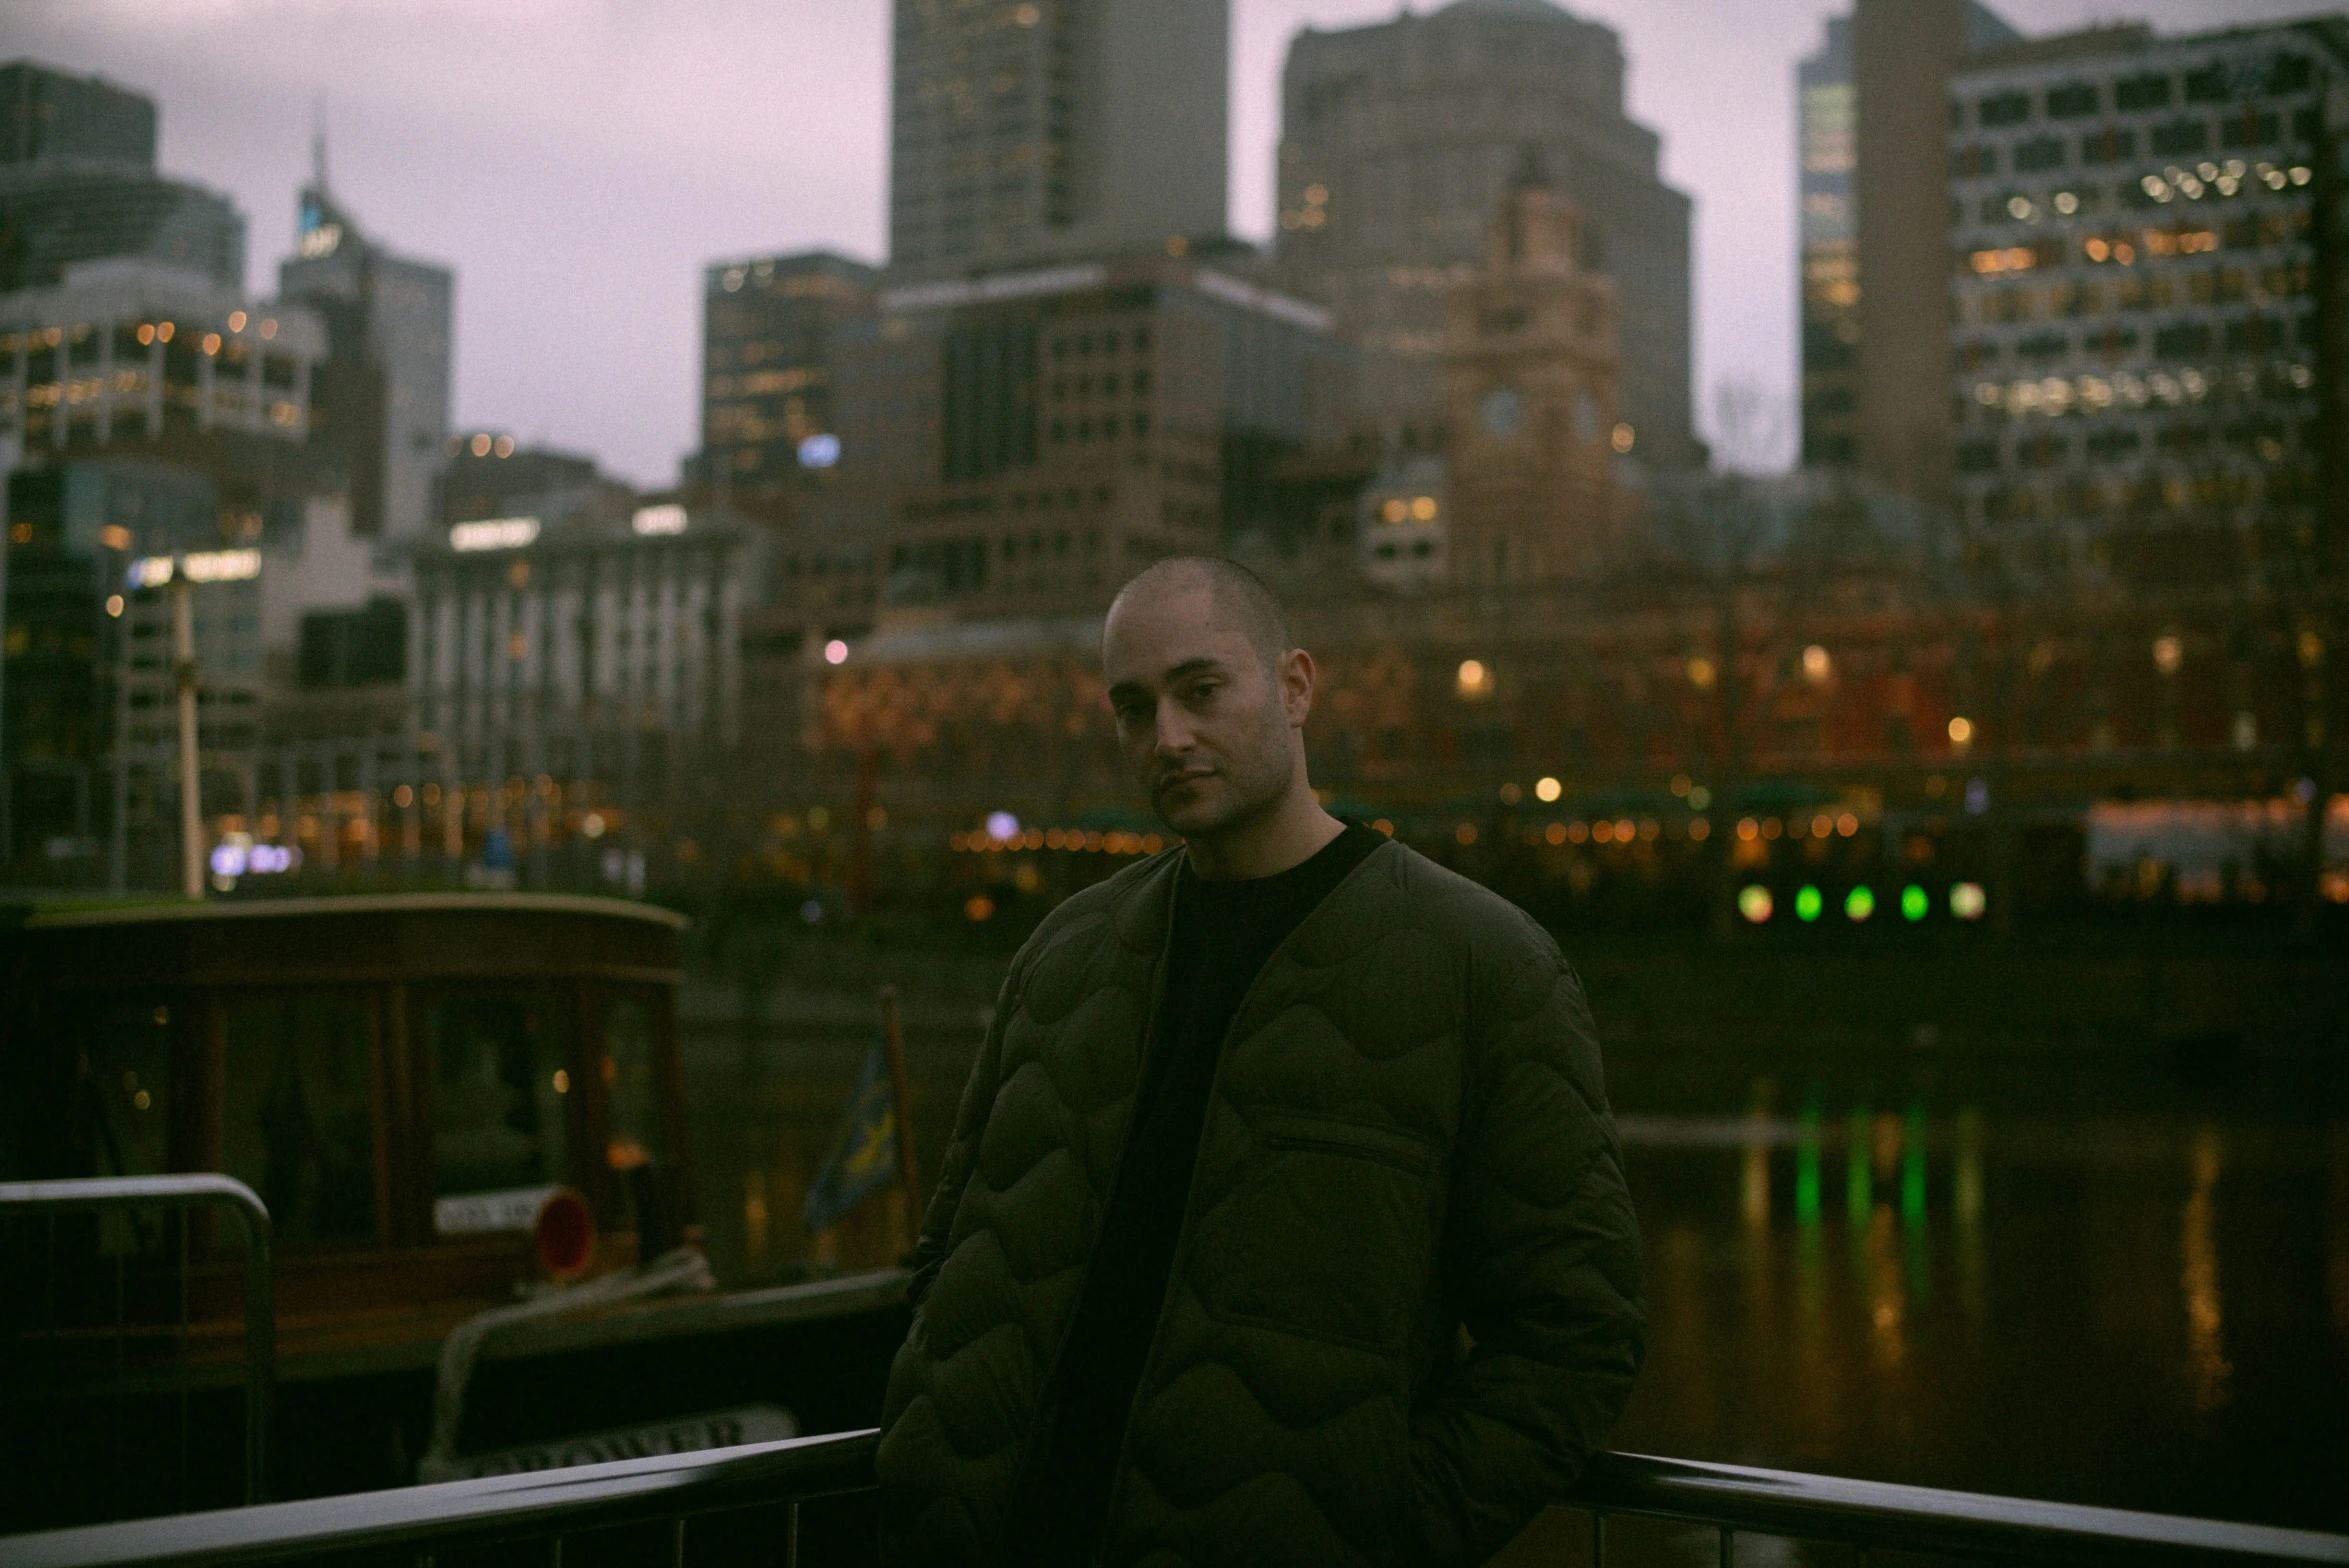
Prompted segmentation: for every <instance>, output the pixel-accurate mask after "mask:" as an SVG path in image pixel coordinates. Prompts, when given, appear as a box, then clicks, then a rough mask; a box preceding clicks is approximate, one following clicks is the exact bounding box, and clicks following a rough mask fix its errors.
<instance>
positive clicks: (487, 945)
mask: <svg viewBox="0 0 2349 1568" xmlns="http://www.w3.org/2000/svg"><path fill="white" fill-rule="evenodd" d="M17 914H18V918H17V920H16V921H15V922H14V925H15V930H14V931H13V932H7V931H5V929H4V927H0V945H4V946H13V947H17V948H19V949H20V951H22V952H24V954H25V956H26V957H28V958H31V959H32V960H33V961H32V963H31V964H29V965H28V971H27V972H28V977H32V976H38V977H39V978H40V979H41V980H43V981H45V982H47V983H49V984H52V985H56V984H63V985H72V986H101V987H103V986H109V985H155V984H159V983H160V984H190V985H286V984H308V985H317V984H337V983H343V984H363V983H370V982H376V983H380V982H384V981H431V980H480V979H523V978H528V979H587V978H600V979H608V980H630V981H651V982H655V983H660V984H673V983H674V982H675V981H676V978H677V969H678V948H677V935H678V933H679V932H680V931H682V930H683V929H684V928H685V927H686V925H687V924H689V922H688V921H687V919H686V917H685V916H683V915H681V914H678V913H677V912H676V911H674V910H669V909H662V908H659V907H657V906H654V905H649V904H637V903H630V902H627V901H625V900H621V899H614V898H590V897H582V896H577V895H570V894H560V893H383V894H362V895H353V896H347V897H329V898H280V899H249V900H236V901H230V902H217V903H215V902H203V903H198V902H177V901H175V902H169V903H164V902H139V903H128V902H110V903H94V904H81V905H75V904H66V903H59V904H51V905H35V906H33V907H31V908H29V909H28V908H23V907H22V906H20V908H19V910H18V911H17Z"/></svg>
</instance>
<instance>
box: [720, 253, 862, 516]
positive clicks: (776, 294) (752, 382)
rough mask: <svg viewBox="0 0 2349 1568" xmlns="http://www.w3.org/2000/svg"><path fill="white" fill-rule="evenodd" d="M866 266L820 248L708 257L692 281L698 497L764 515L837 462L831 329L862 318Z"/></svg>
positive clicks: (836, 331) (834, 340) (835, 335)
mask: <svg viewBox="0 0 2349 1568" xmlns="http://www.w3.org/2000/svg"><path fill="white" fill-rule="evenodd" d="M879 286H880V273H879V271H878V270H877V269H875V268H872V267H869V266H866V265H865V264H864V263H862V262H858V261H852V260H850V259H849V258H847V257H845V256H838V255H834V254H832V253H831V252H829V251H810V252H807V253H804V254H800V255H789V256H762V257H754V258H749V259H745V260H741V261H721V262H712V263H711V264H710V265H709V267H708V268H706V269H705V270H704V272H703V275H702V346H701V373H702V382H701V454H700V457H699V459H698V461H697V464H696V467H697V476H696V477H697V478H698V480H699V482H700V484H701V486H702V488H703V490H704V491H705V493H707V494H709V495H711V496H713V497H724V498H725V499H726V501H727V502H728V504H730V505H732V506H734V507H736V508H738V509H744V510H749V511H751V512H753V513H756V514H760V515H765V514H769V513H773V512H775V511H776V510H777V509H778V508H780V507H782V506H783V505H784V504H785V503H786V501H787V498H788V497H789V496H790V495H791V494H793V493H794V491H795V490H796V489H797V487H799V486H800V485H801V484H802V483H803V482H804V481H805V480H807V478H808V477H809V476H811V475H815V474H820V473H821V472H822V471H823V470H825V469H827V468H829V467H831V466H832V464H833V463H834V462H835V461H836V460H837V459H838V456H839V440H838V421H837V419H836V417H835V415H834V412H833V398H834V389H833V376H834V367H833V362H834V359H835V357H836V351H837V340H838V335H839V331H840V329H841V327H842V326H843V325H844V324H845V323H848V322H851V321H861V320H864V319H866V318H869V317H870V316H871V315H872V313H873V299H874V295H875V293H876V291H877V290H878V288H879Z"/></svg>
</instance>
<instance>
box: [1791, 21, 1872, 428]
mask: <svg viewBox="0 0 2349 1568" xmlns="http://www.w3.org/2000/svg"><path fill="white" fill-rule="evenodd" d="M1858 98H1859V89H1858V87H1857V85H1856V84H1855V83H1854V82H1853V80H1852V50H1851V18H1850V17H1848V16H1831V17H1829V18H1828V19H1827V39H1826V42H1825V43H1823V44H1821V45H1820V47H1819V52H1818V53H1816V54H1814V55H1812V56H1810V57H1809V58H1808V59H1806V60H1804V61H1803V62H1802V63H1801V64H1800V65H1798V66H1796V67H1795V113H1796V116H1797V129H1796V135H1797V137H1798V138H1799V141H1798V145H1797V148H1796V159H1797V168H1798V181H1797V188H1798V189H1799V191H1800V193H1801V198H1802V210H1801V215H1800V218H1799V220H1798V222H1799V224H1800V232H1801V235H1802V242H1801V243H1802V254H1801V269H1800V270H1801V280H1802V282H1801V289H1802V463H1803V466H1804V467H1806V468H1822V467H1841V466H1843V465H1846V464H1848V463H1850V462H1851V461H1852V458H1853V455H1854V453H1855V451H1856V450H1857V445H1856V442H1855V440H1854V438H1853V428H1852V427H1853V416H1854V414H1855V412H1856V410H1857V408H1858V386H1857V383H1858V379H1859V342H1860V310H1859V306H1860V256H1859V221H1858V218H1857V216H1856V215H1855V214H1854V212H1853V210H1852V209H1853V202H1852V188H1853V184H1854V181H1853V172H1854V170H1855V169H1856V168H1857V166H1858V162H1859V134H1858V133H1859V103H1858Z"/></svg>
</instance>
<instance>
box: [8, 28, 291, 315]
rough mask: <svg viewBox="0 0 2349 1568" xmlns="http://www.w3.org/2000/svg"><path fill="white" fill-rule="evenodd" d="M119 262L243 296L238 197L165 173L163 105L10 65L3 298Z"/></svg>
mask: <svg viewBox="0 0 2349 1568" xmlns="http://www.w3.org/2000/svg"><path fill="white" fill-rule="evenodd" d="M117 256H138V257H144V258H146V259H148V260H150V261H159V262H163V263H165V264H166V265H169V266H172V267H176V268H178V269H179V270H181V271H183V272H193V273H196V274H198V275H200V276H202V277H205V278H208V279H210V280H211V281H212V282H214V283H217V284H220V285H222V286H224V287H227V288H231V289H237V288H242V287H243V286H244V281H245V220H244V217H243V215H242V214H240V213H239V212H238V211H237V210H236V208H235V207H233V206H231V205H230V204H229V202H228V199H227V198H226V197H224V196H220V195H217V194H215V193H214V192H211V191H208V190H205V189H203V188H202V187H201V186H197V185H190V184H186V183H184V182H183V181H179V180H169V179H165V178H163V177H162V176H161V175H159V174H157V173H156V172H155V104H154V100H152V99H150V98H147V97H144V96H142V95H141V94H138V93H134V92H130V91H128V90H126V89H124V88H120V87H116V86H114V85H113V84H111V83H109V82H104V81H101V80H99V79H98V78H96V77H91V76H71V75H68V74H67V73H65V72H63V71H56V70H51V69H50V68H49V67H47V66H43V65H36V64H34V63H33V62H31V61H29V60H16V61H11V62H10V63H8V64H7V65H0V294H5V293H8V292H11V291H12V290H16V289H24V288H40V287H44V286H46V285H49V284H53V283H58V282H61V281H63V280H64V277H65V269H66V268H67V267H69V266H72V265H73V264H74V263H76V262H83V261H97V260H104V259H109V258H112V257H117Z"/></svg>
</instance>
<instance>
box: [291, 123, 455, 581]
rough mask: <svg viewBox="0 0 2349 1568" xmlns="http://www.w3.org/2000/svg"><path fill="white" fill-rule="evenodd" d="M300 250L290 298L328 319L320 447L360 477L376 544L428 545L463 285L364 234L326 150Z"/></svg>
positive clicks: (356, 521) (355, 520) (356, 502)
mask: <svg viewBox="0 0 2349 1568" xmlns="http://www.w3.org/2000/svg"><path fill="white" fill-rule="evenodd" d="M294 248H295V254H294V256H292V257H291V258H289V259H288V260H286V261H284V262H282V263H281V264H280V265H279V267H278V270H277V276H278V291H279V292H280V293H281V294H283V295H284V296H285V297H286V298H288V299H297V300H301V301H302V302H304V303H306V304H309V305H312V306H314V307H315V308H316V309H317V310H318V311H319V313H320V314H321V315H322V316H323V317H324V318H325V321H326V328H327V335H328V340H329V343H330V346H331V354H330V357H329V359H328V362H327V364H326V365H325V366H324V367H322V371H321V375H320V380H319V385H318V388H317V394H316V403H317V408H318V440H319V443H320V445H321V446H322V447H323V448H324V449H325V450H326V451H328V452H330V453H332V454H333V455H334V457H335V458H336V459H337V460H339V461H340V462H341V463H342V464H343V465H344V468H345V471H346V472H347V474H348V476H349V490H350V497H351V522H352V526H353V527H355V528H356V529H357V530H358V531H359V533H360V534H361V535H362V536H364V537H367V538H374V539H387V540H414V539H420V538H422V537H424V535H425V533H426V532H427V530H428V529H429V528H430V526H431V524H432V521H433V517H434V512H435V507H434V490H433V485H434V479H435V477H436V476H437V475H438V473H439V472H440V466H441V462H442V457H443V453H444V451H445V449H446V447H447V444H448V438H449V396H450V353H451V349H450V337H451V331H452V322H453V318H454V310H455V295H456V280H455V278H454V277H453V276H452V275H451V273H450V272H449V270H448V269H447V268H446V267H439V266H434V265H432V264H431V263H429V262H422V261H413V260H410V259H408V258H406V257H403V256H398V255H395V254H393V253H392V252H391V251H390V250H388V249H386V248H385V247H384V246H383V245H381V244H379V243H378V242H377V241H375V240H373V239H371V238H369V237H368V236H367V235H366V234H365V233H363V232H362V231H361V230H360V228H359V226H358V225H357V223H355V222H354V221H352V219H351V217H350V215H349V213H348V212H346V211H345V210H344V209H343V208H342V207H341V206H339V205H338V204H337V203H336V201H335V199H334V196H333V194H332V193H331V192H330V191H329V190H328V189H327V184H326V155H325V151H324V146H323V143H321V145H320V149H319V152H318V155H317V163H316V168H315V170H314V172H313V173H312V175H311V179H310V183H309V184H307V185H305V186H304V187H303V188H302V193H301V206H300V214H299V220H298V223H297V228H296V238H295V245H294Z"/></svg>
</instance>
